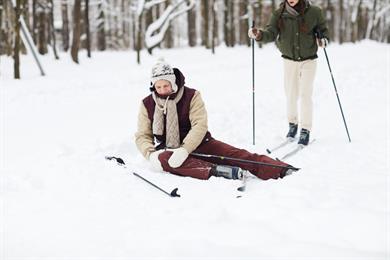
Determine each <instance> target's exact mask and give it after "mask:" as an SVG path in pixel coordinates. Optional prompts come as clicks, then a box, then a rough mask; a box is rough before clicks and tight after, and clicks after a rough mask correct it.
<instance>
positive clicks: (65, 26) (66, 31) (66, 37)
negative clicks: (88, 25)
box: [61, 0, 69, 51]
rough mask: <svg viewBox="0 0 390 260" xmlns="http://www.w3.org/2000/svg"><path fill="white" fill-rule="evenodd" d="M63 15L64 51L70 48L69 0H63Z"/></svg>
mask: <svg viewBox="0 0 390 260" xmlns="http://www.w3.org/2000/svg"><path fill="white" fill-rule="evenodd" d="M61 15H62V31H61V33H62V48H63V50H64V51H68V49H69V15H68V0H61Z"/></svg>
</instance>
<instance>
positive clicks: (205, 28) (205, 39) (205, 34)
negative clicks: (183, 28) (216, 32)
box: [200, 0, 210, 48]
mask: <svg viewBox="0 0 390 260" xmlns="http://www.w3.org/2000/svg"><path fill="white" fill-rule="evenodd" d="M200 4H201V7H200V9H201V16H202V20H201V21H202V27H201V28H202V30H201V39H202V43H201V44H202V45H203V46H206V48H209V46H210V45H209V17H208V5H207V4H208V1H207V0H201V3H200Z"/></svg>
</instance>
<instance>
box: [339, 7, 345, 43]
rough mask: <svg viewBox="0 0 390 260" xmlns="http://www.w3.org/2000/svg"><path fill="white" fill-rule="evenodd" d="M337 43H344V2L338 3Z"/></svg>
mask: <svg viewBox="0 0 390 260" xmlns="http://www.w3.org/2000/svg"><path fill="white" fill-rule="evenodd" d="M339 19H340V20H339V41H340V44H342V43H343V42H344V1H343V0H340V2H339Z"/></svg>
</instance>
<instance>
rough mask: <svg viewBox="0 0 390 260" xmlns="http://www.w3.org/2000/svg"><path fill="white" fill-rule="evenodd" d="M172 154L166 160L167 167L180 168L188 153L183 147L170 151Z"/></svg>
mask: <svg viewBox="0 0 390 260" xmlns="http://www.w3.org/2000/svg"><path fill="white" fill-rule="evenodd" d="M172 152H173V154H172V155H171V157H170V158H169V160H168V164H169V166H171V167H172V168H177V167H180V166H181V165H182V164H183V162H184V161H185V160H186V159H187V157H188V155H189V154H188V152H187V150H186V149H185V148H184V147H180V148H177V149H172Z"/></svg>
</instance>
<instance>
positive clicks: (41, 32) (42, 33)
mask: <svg viewBox="0 0 390 260" xmlns="http://www.w3.org/2000/svg"><path fill="white" fill-rule="evenodd" d="M38 21H39V23H38V52H39V53H40V54H42V55H43V54H46V53H47V30H46V26H47V19H46V14H45V10H44V9H43V8H40V11H39V12H38Z"/></svg>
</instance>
